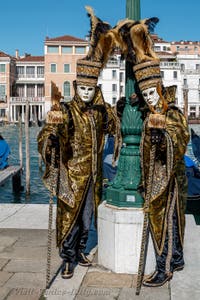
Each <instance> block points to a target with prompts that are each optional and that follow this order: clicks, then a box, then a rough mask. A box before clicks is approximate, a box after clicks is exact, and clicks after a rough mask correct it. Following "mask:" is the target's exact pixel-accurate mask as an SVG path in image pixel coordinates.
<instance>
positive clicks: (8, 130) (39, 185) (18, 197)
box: [0, 125, 49, 204]
mask: <svg viewBox="0 0 200 300" xmlns="http://www.w3.org/2000/svg"><path fill="white" fill-rule="evenodd" d="M40 130H41V128H40V127H36V126H34V127H30V128H29V132H30V143H29V147H30V195H29V196H26V192H25V190H26V186H25V184H26V182H25V180H26V172H25V166H26V157H25V130H24V128H23V138H22V148H23V174H22V186H23V187H24V190H23V191H21V192H20V193H19V194H15V193H13V191H12V180H11V179H10V180H8V181H7V182H6V183H5V184H4V186H0V203H39V204H45V203H48V202H49V192H48V190H47V189H46V188H45V187H44V185H43V182H42V174H43V172H42V171H41V170H39V154H38V151H37V135H38V133H39V131H40ZM0 133H1V135H2V136H3V137H4V138H5V140H6V141H7V143H8V144H9V146H10V149H11V155H10V156H9V164H10V165H13V164H18V165H19V127H18V125H4V126H1V127H0ZM43 170H44V166H43Z"/></svg>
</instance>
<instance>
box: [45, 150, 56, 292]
mask: <svg viewBox="0 0 200 300" xmlns="http://www.w3.org/2000/svg"><path fill="white" fill-rule="evenodd" d="M55 154H56V152H55V148H53V149H52V153H51V165H53V166H54V165H55ZM52 223H53V192H51V194H50V198H49V222H48V240H47V268H46V288H48V287H49V284H50V278H51V250H52Z"/></svg>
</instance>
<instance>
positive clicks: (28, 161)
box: [25, 100, 30, 195]
mask: <svg viewBox="0 0 200 300" xmlns="http://www.w3.org/2000/svg"><path fill="white" fill-rule="evenodd" d="M25 138H26V195H30V150H29V101H28V100H27V101H26V120H25Z"/></svg>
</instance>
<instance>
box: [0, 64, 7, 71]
mask: <svg viewBox="0 0 200 300" xmlns="http://www.w3.org/2000/svg"><path fill="white" fill-rule="evenodd" d="M5 72H6V65H5V64H0V73H5Z"/></svg>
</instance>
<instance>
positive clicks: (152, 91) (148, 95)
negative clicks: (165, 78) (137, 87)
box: [142, 87, 160, 106]
mask: <svg viewBox="0 0 200 300" xmlns="http://www.w3.org/2000/svg"><path fill="white" fill-rule="evenodd" d="M142 96H143V98H144V101H145V102H146V103H147V104H148V105H151V106H155V105H156V104H157V103H158V101H159V99H160V97H159V95H158V92H157V89H156V87H151V88H148V89H146V90H144V91H142Z"/></svg>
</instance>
